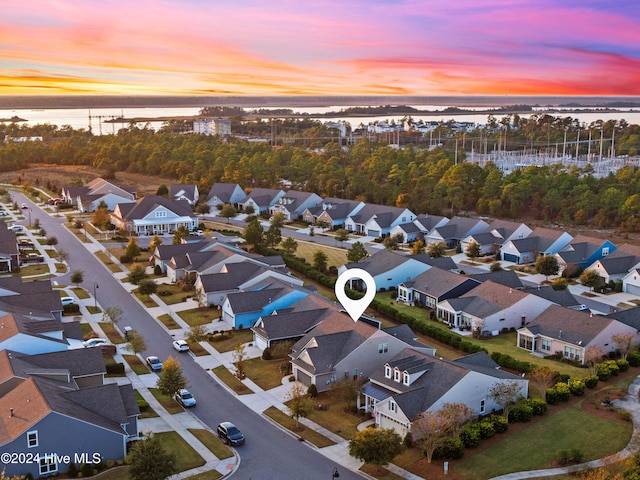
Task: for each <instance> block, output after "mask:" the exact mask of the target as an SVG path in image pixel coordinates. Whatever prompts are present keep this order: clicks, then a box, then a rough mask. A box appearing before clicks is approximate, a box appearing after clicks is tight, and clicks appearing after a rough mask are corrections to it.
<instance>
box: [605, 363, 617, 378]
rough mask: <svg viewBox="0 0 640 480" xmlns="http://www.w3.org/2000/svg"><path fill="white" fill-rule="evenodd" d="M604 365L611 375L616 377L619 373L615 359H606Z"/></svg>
mask: <svg viewBox="0 0 640 480" xmlns="http://www.w3.org/2000/svg"><path fill="white" fill-rule="evenodd" d="M604 365H606V367H607V368H608V369H609V371H610V372H611V376H613V377H617V376H618V375H619V374H620V367H619V366H618V362H616V361H615V360H607V361H606V362H604Z"/></svg>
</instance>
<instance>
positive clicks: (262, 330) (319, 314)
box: [251, 308, 330, 340]
mask: <svg viewBox="0 0 640 480" xmlns="http://www.w3.org/2000/svg"><path fill="white" fill-rule="evenodd" d="M329 313H330V311H329V310H328V309H326V308H320V309H316V310H305V311H287V312H284V313H283V312H278V313H277V314H276V315H268V316H264V317H260V320H258V322H257V323H256V325H255V326H254V327H252V329H251V330H253V331H254V332H256V333H257V334H258V335H260V336H261V337H263V338H265V339H268V340H282V339H291V338H300V337H302V336H304V335H305V334H306V333H308V332H309V330H311V329H312V328H313V327H315V326H316V325H317V324H318V323H320V322H321V321H322V319H323V318H324V317H326V316H327V314H329Z"/></svg>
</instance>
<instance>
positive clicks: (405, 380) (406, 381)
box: [402, 372, 409, 385]
mask: <svg viewBox="0 0 640 480" xmlns="http://www.w3.org/2000/svg"><path fill="white" fill-rule="evenodd" d="M402 383H404V384H405V385H409V374H408V373H407V372H403V374H402Z"/></svg>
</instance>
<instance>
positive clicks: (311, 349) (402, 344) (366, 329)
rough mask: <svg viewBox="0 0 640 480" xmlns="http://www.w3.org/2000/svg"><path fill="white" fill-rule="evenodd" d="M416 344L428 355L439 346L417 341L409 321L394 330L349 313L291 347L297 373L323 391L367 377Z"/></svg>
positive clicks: (294, 370)
mask: <svg viewBox="0 0 640 480" xmlns="http://www.w3.org/2000/svg"><path fill="white" fill-rule="evenodd" d="M408 346H412V347H414V348H418V349H420V350H421V351H422V352H424V353H425V354H428V355H434V354H435V349H433V348H431V347H428V346H427V345H424V344H421V343H419V342H417V340H416V338H415V335H414V334H413V332H411V329H410V328H409V327H407V326H406V325H404V326H403V328H402V329H399V328H394V329H393V330H392V331H391V332H387V331H385V330H384V329H380V328H379V327H377V326H374V325H372V324H371V323H367V322H364V321H357V322H354V321H353V320H351V317H349V316H348V315H346V314H342V315H339V316H336V315H332V316H330V317H329V318H327V319H326V320H324V321H323V322H321V323H319V324H318V325H317V326H316V327H315V328H313V329H312V330H311V331H309V332H308V333H307V334H306V335H305V336H304V337H303V338H302V339H300V340H299V341H298V342H296V344H295V345H294V346H293V347H292V349H291V354H290V356H291V365H292V372H293V377H294V378H295V379H296V380H297V381H299V382H302V383H303V384H304V385H311V384H313V385H315V386H316V388H317V389H318V391H319V392H322V391H325V390H329V389H330V388H331V386H332V384H333V383H335V382H337V381H339V380H341V379H351V380H359V379H361V378H367V377H368V376H369V375H370V374H371V372H372V371H373V370H374V369H375V368H376V367H377V366H378V365H379V364H380V362H385V361H387V360H389V359H390V358H392V357H393V356H394V355H396V354H397V353H398V352H399V351H401V350H402V349H403V348H406V347H408Z"/></svg>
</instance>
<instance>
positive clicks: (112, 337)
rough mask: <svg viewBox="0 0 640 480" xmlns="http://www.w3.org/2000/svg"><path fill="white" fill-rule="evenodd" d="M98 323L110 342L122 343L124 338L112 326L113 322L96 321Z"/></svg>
mask: <svg viewBox="0 0 640 480" xmlns="http://www.w3.org/2000/svg"><path fill="white" fill-rule="evenodd" d="M98 325H100V328H102V331H103V332H104V334H105V335H106V336H107V338H108V339H109V341H110V342H111V343H124V338H122V335H120V332H118V330H116V327H114V325H113V323H111V322H98Z"/></svg>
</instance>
